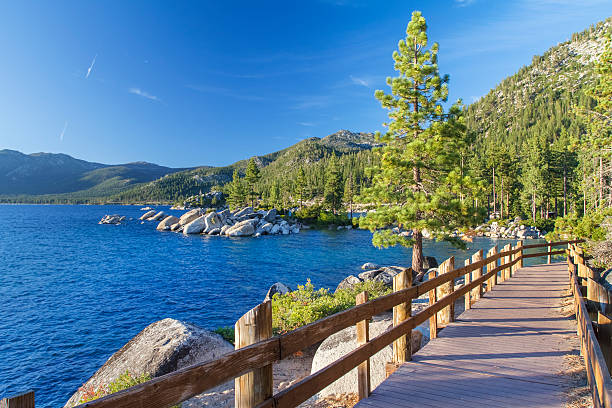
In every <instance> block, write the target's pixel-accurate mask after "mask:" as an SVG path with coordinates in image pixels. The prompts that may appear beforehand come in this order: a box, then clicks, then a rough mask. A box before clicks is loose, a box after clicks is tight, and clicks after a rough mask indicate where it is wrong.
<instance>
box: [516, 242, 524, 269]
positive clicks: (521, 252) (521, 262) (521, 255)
mask: <svg viewBox="0 0 612 408" xmlns="http://www.w3.org/2000/svg"><path fill="white" fill-rule="evenodd" d="M516 246H518V247H519V248H520V251H519V252H518V254H519V261H518V262H517V264H518V268H516V269H517V270H518V269H521V268H522V267H523V241H519V242H518V243H517V244H516Z"/></svg>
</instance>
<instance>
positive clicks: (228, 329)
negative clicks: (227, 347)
mask: <svg viewBox="0 0 612 408" xmlns="http://www.w3.org/2000/svg"><path fill="white" fill-rule="evenodd" d="M214 332H215V333H217V334H219V335H220V336H221V337H223V338H224V339H225V340H226V341H229V342H230V343H232V344H234V339H235V332H234V327H232V326H224V327H217V328H216V329H215V330H214Z"/></svg>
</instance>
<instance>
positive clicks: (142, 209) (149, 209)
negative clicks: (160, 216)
mask: <svg viewBox="0 0 612 408" xmlns="http://www.w3.org/2000/svg"><path fill="white" fill-rule="evenodd" d="M151 210H152V208H151V207H142V208H141V209H140V211H151Z"/></svg>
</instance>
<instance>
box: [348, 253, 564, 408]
mask: <svg viewBox="0 0 612 408" xmlns="http://www.w3.org/2000/svg"><path fill="white" fill-rule="evenodd" d="M567 287H568V277H567V266H566V265H565V264H564V263H560V264H549V265H537V266H532V267H526V268H522V269H520V270H518V271H517V273H516V274H515V276H513V277H512V278H511V279H509V280H507V281H505V282H502V283H500V284H498V285H496V286H495V288H494V289H493V291H491V292H487V293H486V294H485V295H484V296H483V298H482V299H481V300H479V301H478V302H476V303H475V304H474V305H473V306H472V308H471V309H468V310H466V311H465V312H463V313H462V314H461V315H460V316H458V317H457V320H456V321H455V322H453V323H451V324H450V325H448V326H447V327H446V328H445V329H444V330H442V331H441V332H440V334H439V337H438V338H436V339H433V340H431V341H430V342H429V343H428V344H427V345H426V346H425V347H423V349H421V350H419V352H418V353H416V354H415V355H414V356H413V360H412V361H410V362H407V363H405V364H403V365H402V366H401V367H399V368H398V369H397V371H396V372H395V373H393V374H392V375H391V376H390V377H389V378H387V379H386V380H385V381H384V382H383V383H382V384H380V386H378V388H376V389H375V390H374V391H373V392H372V395H371V396H370V397H369V398H367V399H365V400H362V401H360V402H359V403H358V404H357V405H356V406H357V407H362V408H378V407H407V408H411V407H473V406H490V407H492V408H505V407H534V408H535V407H538V408H541V407H559V406H562V405H563V402H564V394H563V378H562V377H561V376H560V375H559V373H560V372H561V371H562V370H563V361H564V360H563V358H564V356H565V355H567V354H570V353H572V351H573V349H572V345H571V344H570V343H569V342H568V341H567V337H568V336H575V333H576V331H575V328H574V327H573V324H572V322H571V321H570V320H569V319H567V318H566V317H563V316H561V314H559V312H558V306H559V300H560V297H561V295H562V293H563V292H565V291H566V290H567Z"/></svg>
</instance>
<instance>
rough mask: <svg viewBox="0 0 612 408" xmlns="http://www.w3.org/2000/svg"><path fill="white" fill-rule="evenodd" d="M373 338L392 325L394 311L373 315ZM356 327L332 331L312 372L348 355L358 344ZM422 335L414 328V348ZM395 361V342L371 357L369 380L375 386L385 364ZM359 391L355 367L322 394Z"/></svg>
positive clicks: (418, 344)
mask: <svg viewBox="0 0 612 408" xmlns="http://www.w3.org/2000/svg"><path fill="white" fill-rule="evenodd" d="M369 326H370V327H369V330H370V338H374V337H376V336H378V335H379V334H381V333H383V332H384V331H386V330H387V329H389V328H391V327H392V326H393V315H392V314H390V313H384V314H382V315H378V316H374V319H373V321H372V322H370V325H369ZM356 337H357V336H356V330H355V328H354V327H347V328H346V329H344V330H341V331H339V332H338V333H335V334H332V335H331V336H329V337H328V338H327V339H325V340H324V341H323V343H321V345H320V346H319V348H318V349H317V351H316V353H315V355H314V359H313V360H312V369H311V373H315V372H316V371H319V370H320V369H322V368H324V367H326V366H327V365H329V364H331V363H333V362H334V361H336V360H338V359H340V358H341V357H344V356H346V355H347V354H348V353H350V352H351V351H353V350H354V349H356V348H357V338H356ZM422 338H423V335H422V334H421V332H420V331H418V330H413V331H412V339H411V341H412V350H413V353H414V352H416V351H417V350H418V349H419V348H420V347H421V341H422ZM390 361H393V346H392V345H388V346H386V347H385V348H383V349H382V350H381V351H379V352H378V353H376V354H374V355H373V356H372V357H370V382H371V388H372V389H374V388H376V387H377V386H378V385H379V384H380V383H381V382H382V381H383V380H384V379H385V378H386V375H385V366H386V364H387V362H390ZM348 393H354V394H356V393H358V390H357V368H354V369H352V370H351V371H349V372H348V373H347V374H345V375H344V376H342V377H341V378H340V379H338V380H336V381H334V383H332V384H331V385H329V386H327V387H326V388H324V389H323V390H322V391H320V392H319V397H326V396H329V395H332V394H337V395H340V394H348Z"/></svg>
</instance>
